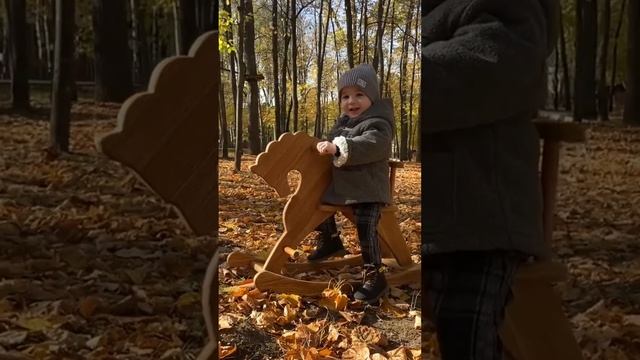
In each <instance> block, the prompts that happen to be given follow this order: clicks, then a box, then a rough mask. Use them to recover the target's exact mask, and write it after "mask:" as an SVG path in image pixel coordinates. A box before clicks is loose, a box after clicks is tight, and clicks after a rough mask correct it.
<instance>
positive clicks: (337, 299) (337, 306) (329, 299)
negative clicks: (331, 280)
mask: <svg viewBox="0 0 640 360" xmlns="http://www.w3.org/2000/svg"><path fill="white" fill-rule="evenodd" d="M348 303H349V298H348V297H347V295H345V294H343V293H342V291H340V290H339V289H325V290H324V291H323V292H322V299H320V302H319V305H320V306H323V307H325V308H327V309H329V310H332V311H342V310H344V309H345V308H346V307H347V304H348Z"/></svg>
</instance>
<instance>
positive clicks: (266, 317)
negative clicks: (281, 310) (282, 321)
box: [251, 308, 279, 328]
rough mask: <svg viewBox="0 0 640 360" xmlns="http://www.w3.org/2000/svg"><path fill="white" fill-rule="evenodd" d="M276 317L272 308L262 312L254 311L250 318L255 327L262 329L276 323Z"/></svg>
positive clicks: (277, 315) (276, 314)
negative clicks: (254, 322)
mask: <svg viewBox="0 0 640 360" xmlns="http://www.w3.org/2000/svg"><path fill="white" fill-rule="evenodd" d="M278 317H279V314H278V313H277V312H276V311H275V309H273V308H269V309H266V310H264V311H262V312H259V311H255V310H254V311H253V312H252V313H251V318H253V319H254V320H255V321H256V325H257V326H258V327H263V328H264V327H269V326H272V325H273V324H274V323H275V322H276V320H277V319H278Z"/></svg>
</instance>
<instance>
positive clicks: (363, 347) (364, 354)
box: [342, 342, 371, 360]
mask: <svg viewBox="0 0 640 360" xmlns="http://www.w3.org/2000/svg"><path fill="white" fill-rule="evenodd" d="M370 355H371V352H370V351H369V347H368V346H367V344H364V343H361V342H357V343H354V344H353V345H352V347H351V348H349V349H347V350H346V351H345V352H343V353H342V359H343V360H370V359H371V357H370Z"/></svg>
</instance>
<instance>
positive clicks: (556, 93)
mask: <svg viewBox="0 0 640 360" xmlns="http://www.w3.org/2000/svg"><path fill="white" fill-rule="evenodd" d="M561 21H562V20H561ZM558 43H559V41H556V48H555V51H554V52H553V55H554V59H553V109H554V110H556V111H558V109H559V107H560V46H558Z"/></svg>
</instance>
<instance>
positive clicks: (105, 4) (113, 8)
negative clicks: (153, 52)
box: [93, 0, 133, 102]
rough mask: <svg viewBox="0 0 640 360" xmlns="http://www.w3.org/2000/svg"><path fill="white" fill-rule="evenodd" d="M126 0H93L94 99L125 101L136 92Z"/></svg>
mask: <svg viewBox="0 0 640 360" xmlns="http://www.w3.org/2000/svg"><path fill="white" fill-rule="evenodd" d="M126 19H127V18H126V3H125V0H94V1H93V29H94V36H95V42H94V47H95V69H96V74H95V98H96V100H98V101H112V102H122V101H124V100H126V99H127V97H129V96H130V95H131V93H132V92H133V85H132V82H131V51H130V50H129V44H128V34H127V20H126Z"/></svg>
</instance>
